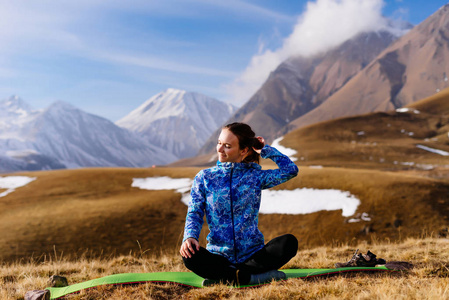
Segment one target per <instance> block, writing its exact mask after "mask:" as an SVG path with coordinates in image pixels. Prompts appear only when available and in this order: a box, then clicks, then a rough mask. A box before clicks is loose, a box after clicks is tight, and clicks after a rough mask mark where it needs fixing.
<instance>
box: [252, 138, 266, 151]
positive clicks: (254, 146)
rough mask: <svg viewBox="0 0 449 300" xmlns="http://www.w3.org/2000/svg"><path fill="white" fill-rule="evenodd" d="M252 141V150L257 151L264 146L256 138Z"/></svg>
mask: <svg viewBox="0 0 449 300" xmlns="http://www.w3.org/2000/svg"><path fill="white" fill-rule="evenodd" d="M253 139H254V141H253V148H254V149H257V150H259V149H262V148H263V146H264V144H263V143H262V142H261V141H260V140H259V139H258V138H256V137H255V138H253Z"/></svg>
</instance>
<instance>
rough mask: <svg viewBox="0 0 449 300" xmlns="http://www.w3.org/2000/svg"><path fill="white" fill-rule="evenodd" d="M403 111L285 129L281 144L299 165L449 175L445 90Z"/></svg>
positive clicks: (448, 107) (448, 97)
mask: <svg viewBox="0 0 449 300" xmlns="http://www.w3.org/2000/svg"><path fill="white" fill-rule="evenodd" d="M408 108H409V109H410V110H409V111H407V112H397V111H392V112H388V113H371V114H367V115H361V116H355V117H348V118H342V119H337V120H332V121H328V122H323V123H318V124H315V125H311V126H307V127H303V128H300V129H298V130H294V131H292V132H290V133H288V134H287V135H286V136H285V137H284V140H283V141H282V142H281V143H282V144H283V145H284V146H286V147H289V148H293V149H295V150H297V152H298V154H297V155H296V156H297V157H298V158H299V159H300V162H301V164H305V165H323V166H334V167H346V168H369V169H378V170H389V171H392V170H396V171H407V170H410V171H414V172H415V173H419V174H420V175H425V176H431V177H435V178H448V175H449V156H442V155H439V154H436V153H433V152H430V151H426V150H423V149H421V148H418V147H417V146H426V147H429V148H432V149H438V150H442V151H445V152H449V136H448V132H449V89H446V90H443V91H441V92H440V93H438V94H436V95H434V96H432V97H429V98H426V99H423V100H422V101H419V102H417V103H415V104H413V105H410V106H408Z"/></svg>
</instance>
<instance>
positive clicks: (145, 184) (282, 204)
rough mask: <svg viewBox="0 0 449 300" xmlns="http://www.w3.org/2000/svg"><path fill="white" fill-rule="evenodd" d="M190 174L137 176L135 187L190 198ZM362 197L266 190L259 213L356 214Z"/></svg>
mask: <svg viewBox="0 0 449 300" xmlns="http://www.w3.org/2000/svg"><path fill="white" fill-rule="evenodd" d="M191 185H192V180H191V179H190V178H170V177H168V176H164V177H148V178H134V179H133V183H132V187H137V188H140V189H144V190H176V191H177V192H179V193H181V194H183V195H182V199H181V201H182V202H183V203H184V204H185V205H188V203H189V201H190V193H189V192H188V191H189V190H190V186H191ZM359 205H360V200H359V199H357V198H356V197H355V196H353V195H351V194H350V193H349V192H346V191H340V190H335V189H322V190H320V189H310V188H302V189H295V190H263V191H262V203H261V205H260V213H262V214H294V215H297V214H311V213H314V212H318V211H322V210H326V211H331V210H342V216H344V217H349V216H352V215H354V214H355V212H356V210H357V207H358V206H359Z"/></svg>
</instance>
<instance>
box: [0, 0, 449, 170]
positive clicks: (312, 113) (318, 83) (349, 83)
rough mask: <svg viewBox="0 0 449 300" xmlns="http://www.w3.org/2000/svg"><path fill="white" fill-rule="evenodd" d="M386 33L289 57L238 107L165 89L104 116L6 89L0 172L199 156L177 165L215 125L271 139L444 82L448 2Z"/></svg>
mask: <svg viewBox="0 0 449 300" xmlns="http://www.w3.org/2000/svg"><path fill="white" fill-rule="evenodd" d="M395 33H396V32H393V31H389V30H383V31H377V32H364V33H360V34H358V35H357V36H355V37H353V38H351V39H349V40H347V41H345V42H344V43H342V44H341V45H339V46H337V47H335V48H333V49H330V50H328V51H325V52H323V53H319V54H316V55H313V56H310V57H290V58H289V59H287V60H286V61H284V62H283V63H281V64H280V65H279V66H278V67H277V68H276V69H275V70H274V71H273V72H272V73H271V74H270V76H269V77H268V79H267V80H266V81H265V83H264V84H263V85H262V86H261V87H260V89H259V90H258V91H257V92H256V93H255V94H254V95H253V96H252V97H251V98H250V99H249V100H248V101H247V102H246V103H245V104H244V105H243V106H242V107H240V108H239V109H236V108H235V107H233V106H231V105H228V104H225V103H223V102H220V101H218V100H216V99H213V98H211V97H208V96H205V95H201V94H198V93H194V92H187V91H181V90H176V89H167V90H165V91H163V92H161V93H158V94H156V95H154V96H153V97H151V98H149V99H148V100H147V101H145V102H144V103H143V104H142V105H140V106H139V107H138V108H136V109H135V110H134V111H132V112H130V113H129V114H128V115H126V116H125V117H123V118H122V119H121V120H119V121H117V122H116V123H115V124H114V123H112V122H111V121H108V120H106V119H104V118H101V117H99V116H95V115H92V114H88V113H86V112H83V111H81V110H80V109H77V108H75V107H73V106H71V105H68V104H66V103H64V102H56V103H54V104H53V105H51V106H50V107H48V108H46V109H44V110H34V109H32V108H30V107H29V106H28V105H27V104H26V103H25V102H24V101H23V100H21V99H20V98H18V97H10V98H8V99H6V100H4V101H1V102H0V171H2V172H5V171H16V170H42V169H58V168H79V167H93V166H123V167H148V166H151V165H165V164H169V163H173V162H175V161H178V160H180V159H184V160H185V159H188V160H189V158H191V157H193V156H195V155H197V157H201V155H203V158H201V159H197V158H191V159H190V162H186V161H183V163H184V164H187V165H191V164H192V162H193V161H197V162H198V163H199V164H201V165H203V164H205V162H204V158H207V159H208V160H210V157H211V153H212V152H214V148H215V147H214V145H215V143H216V138H217V135H218V131H219V130H220V127H221V125H223V124H225V123H230V122H234V121H242V122H246V123H249V124H250V125H251V126H252V127H253V129H254V131H255V132H256V134H258V135H262V136H264V138H265V139H266V140H267V142H268V143H271V142H272V141H273V140H274V139H276V138H278V137H281V136H284V135H285V134H287V133H289V132H292V131H295V130H296V129H300V128H305V126H309V125H312V124H317V123H320V122H323V121H328V120H333V119H338V118H342V117H348V116H359V115H363V114H366V113H372V112H387V111H394V109H397V108H399V107H404V106H407V105H410V104H412V103H414V102H416V101H418V100H420V99H423V98H425V97H428V96H431V95H433V94H435V93H438V92H439V91H441V90H443V89H445V88H446V87H448V86H449V83H448V77H447V74H446V70H447V69H448V67H449V5H445V6H443V7H442V8H440V9H439V10H438V11H437V12H435V13H434V14H433V15H431V16H430V17H429V18H427V19H426V20H425V21H424V22H422V23H421V24H419V25H417V26H415V27H413V28H410V29H409V30H408V31H407V32H406V33H405V34H403V35H402V36H397V35H396V34H395ZM336 124H340V123H334V125H336ZM341 124H344V122H343V123H341ZM181 165H182V164H181Z"/></svg>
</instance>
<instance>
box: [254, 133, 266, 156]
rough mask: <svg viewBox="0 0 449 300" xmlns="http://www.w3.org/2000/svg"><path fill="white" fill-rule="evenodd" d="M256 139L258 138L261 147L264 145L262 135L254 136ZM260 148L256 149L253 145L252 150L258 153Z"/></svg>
mask: <svg viewBox="0 0 449 300" xmlns="http://www.w3.org/2000/svg"><path fill="white" fill-rule="evenodd" d="M256 139H258V140H259V142H260V143H261V144H262V148H263V146H265V139H264V138H263V137H261V136H258V137H256ZM262 148H260V149H256V148H254V147H253V150H254V151H255V152H257V153H258V154H260V152H262Z"/></svg>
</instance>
